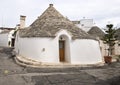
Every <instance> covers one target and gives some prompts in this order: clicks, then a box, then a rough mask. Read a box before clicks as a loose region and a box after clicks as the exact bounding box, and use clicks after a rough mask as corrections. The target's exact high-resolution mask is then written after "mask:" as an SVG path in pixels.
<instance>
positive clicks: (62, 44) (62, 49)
mask: <svg viewBox="0 0 120 85" xmlns="http://www.w3.org/2000/svg"><path fill="white" fill-rule="evenodd" d="M59 57H60V62H64V61H65V41H59Z"/></svg>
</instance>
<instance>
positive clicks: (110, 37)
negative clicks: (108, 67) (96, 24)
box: [103, 24, 116, 63]
mask: <svg viewBox="0 0 120 85" xmlns="http://www.w3.org/2000/svg"><path fill="white" fill-rule="evenodd" d="M115 33H116V30H115V29H114V28H113V24H108V25H106V29H105V35H104V37H103V42H104V43H105V44H106V45H107V53H108V55H107V56H104V60H105V63H111V62H112V55H113V50H114V45H115V41H116V35H115Z"/></svg>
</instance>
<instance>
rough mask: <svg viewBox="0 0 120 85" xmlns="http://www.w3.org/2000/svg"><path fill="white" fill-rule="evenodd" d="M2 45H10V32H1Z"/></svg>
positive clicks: (0, 42) (0, 41)
mask: <svg viewBox="0 0 120 85" xmlns="http://www.w3.org/2000/svg"><path fill="white" fill-rule="evenodd" d="M0 46H5V47H7V46H8V33H4V34H0Z"/></svg>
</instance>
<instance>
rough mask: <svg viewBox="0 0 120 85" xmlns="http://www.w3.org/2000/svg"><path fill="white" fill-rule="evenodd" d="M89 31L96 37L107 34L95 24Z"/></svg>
mask: <svg viewBox="0 0 120 85" xmlns="http://www.w3.org/2000/svg"><path fill="white" fill-rule="evenodd" d="M88 33H89V34H90V35H92V36H94V37H99V38H100V39H102V38H103V36H104V35H105V33H104V32H103V31H102V30H101V29H100V28H99V27H97V26H93V27H92V28H91V29H90V30H89V31H88Z"/></svg>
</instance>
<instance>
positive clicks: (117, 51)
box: [115, 41, 120, 55]
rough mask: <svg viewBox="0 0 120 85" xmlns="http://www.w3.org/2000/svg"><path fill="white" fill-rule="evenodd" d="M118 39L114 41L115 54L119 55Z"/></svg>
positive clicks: (119, 42)
mask: <svg viewBox="0 0 120 85" xmlns="http://www.w3.org/2000/svg"><path fill="white" fill-rule="evenodd" d="M119 44H120V41H116V44H115V55H120V45H119Z"/></svg>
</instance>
